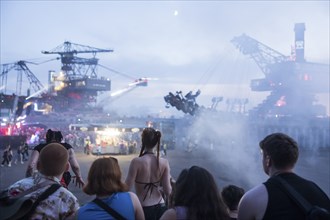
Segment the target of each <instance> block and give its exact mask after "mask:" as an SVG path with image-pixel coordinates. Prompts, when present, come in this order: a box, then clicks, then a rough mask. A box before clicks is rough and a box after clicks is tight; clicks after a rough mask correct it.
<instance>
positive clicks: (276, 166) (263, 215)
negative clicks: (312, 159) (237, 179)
mask: <svg viewBox="0 0 330 220" xmlns="http://www.w3.org/2000/svg"><path fill="white" fill-rule="evenodd" d="M259 146H260V149H261V153H262V165H263V168H264V171H265V173H266V174H267V175H268V176H269V177H270V178H269V179H268V180H267V181H266V182H264V183H263V184H260V185H258V186H256V187H254V188H253V189H251V190H249V191H248V192H246V193H245V194H244V196H243V198H242V199H241V201H240V204H239V207H238V218H237V219H238V220H257V219H276V220H278V219H281V220H291V219H306V217H305V216H304V213H303V211H302V210H300V208H299V207H298V206H297V205H296V204H295V203H294V202H293V201H292V200H291V199H290V198H289V197H288V195H287V194H286V193H284V192H283V191H282V189H281V187H280V186H279V185H278V182H276V179H274V178H272V177H274V176H280V177H281V178H282V179H284V180H286V181H287V182H288V183H289V184H290V185H291V186H292V187H293V188H294V189H295V190H297V192H298V193H300V194H301V195H302V196H303V197H304V198H305V199H306V200H307V201H308V202H310V203H311V204H312V205H316V206H319V207H322V208H324V209H327V210H328V211H330V200H329V198H328V197H327V195H326V194H325V193H324V192H323V191H322V190H321V189H320V188H319V187H318V186H317V185H316V184H315V183H313V182H311V181H309V180H306V179H304V178H302V177H300V176H298V175H297V174H295V173H294V172H293V168H294V165H295V164H296V162H297V160H298V155H299V151H298V145H297V142H296V141H295V140H293V139H292V138H291V137H289V136H288V135H286V134H282V133H274V134H270V135H268V136H267V137H265V138H264V139H263V140H262V141H261V142H260V143H259Z"/></svg>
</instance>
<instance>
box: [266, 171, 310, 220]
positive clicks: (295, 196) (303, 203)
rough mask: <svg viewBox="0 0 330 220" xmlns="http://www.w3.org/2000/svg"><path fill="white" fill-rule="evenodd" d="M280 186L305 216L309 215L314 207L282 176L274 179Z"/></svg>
mask: <svg viewBox="0 0 330 220" xmlns="http://www.w3.org/2000/svg"><path fill="white" fill-rule="evenodd" d="M272 178H273V179H274V180H275V181H276V182H277V183H280V184H278V186H280V188H281V189H282V190H283V191H284V192H285V193H286V194H287V195H288V196H289V197H290V198H291V199H292V200H293V201H294V202H295V203H296V204H297V205H298V206H299V207H300V208H301V209H302V210H303V211H304V213H305V214H308V213H309V212H310V210H311V209H312V208H313V206H312V205H311V204H310V203H309V202H308V201H307V200H306V199H305V198H304V197H303V196H302V195H301V194H300V193H298V192H297V190H295V189H294V188H293V187H292V186H291V185H290V184H289V183H288V182H287V181H286V180H284V179H283V178H282V177H280V176H274V177H272Z"/></svg>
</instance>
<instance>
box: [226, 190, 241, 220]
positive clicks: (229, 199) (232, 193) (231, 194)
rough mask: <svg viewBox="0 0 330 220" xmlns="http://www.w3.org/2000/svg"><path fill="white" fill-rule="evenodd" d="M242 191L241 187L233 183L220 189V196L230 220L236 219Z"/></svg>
mask: <svg viewBox="0 0 330 220" xmlns="http://www.w3.org/2000/svg"><path fill="white" fill-rule="evenodd" d="M244 193H245V191H244V189H243V188H241V187H238V186H235V185H228V186H225V187H223V188H222V190H221V197H222V200H223V201H224V202H225V204H226V205H227V207H228V210H229V216H230V219H231V220H235V219H237V212H238V211H237V210H238V203H239V201H240V200H241V198H242V196H243V195H244Z"/></svg>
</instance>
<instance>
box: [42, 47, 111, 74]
mask: <svg viewBox="0 0 330 220" xmlns="http://www.w3.org/2000/svg"><path fill="white" fill-rule="evenodd" d="M102 52H113V50H110V49H99V48H95V47H90V46H84V45H81V44H75V43H71V42H69V41H65V42H64V43H63V44H61V45H59V46H57V47H55V48H54V49H53V50H50V51H42V53H43V54H59V55H60V56H61V63H62V68H61V70H62V71H63V72H64V75H65V77H66V80H74V79H77V78H85V77H91V78H97V72H96V67H97V65H98V59H97V58H95V56H96V54H97V53H102ZM87 53H89V54H92V58H81V57H77V54H87Z"/></svg>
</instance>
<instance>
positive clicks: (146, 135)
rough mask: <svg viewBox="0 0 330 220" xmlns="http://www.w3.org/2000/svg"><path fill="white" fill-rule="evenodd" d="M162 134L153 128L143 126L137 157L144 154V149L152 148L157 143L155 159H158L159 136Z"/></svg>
mask: <svg viewBox="0 0 330 220" xmlns="http://www.w3.org/2000/svg"><path fill="white" fill-rule="evenodd" d="M161 136H162V134H161V133H160V131H158V130H155V129H154V128H145V129H143V131H142V134H141V138H142V147H141V151H140V155H139V157H142V156H143V155H144V154H145V151H146V149H152V148H154V147H155V146H156V145H157V160H158V159H159V148H160V138H161Z"/></svg>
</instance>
